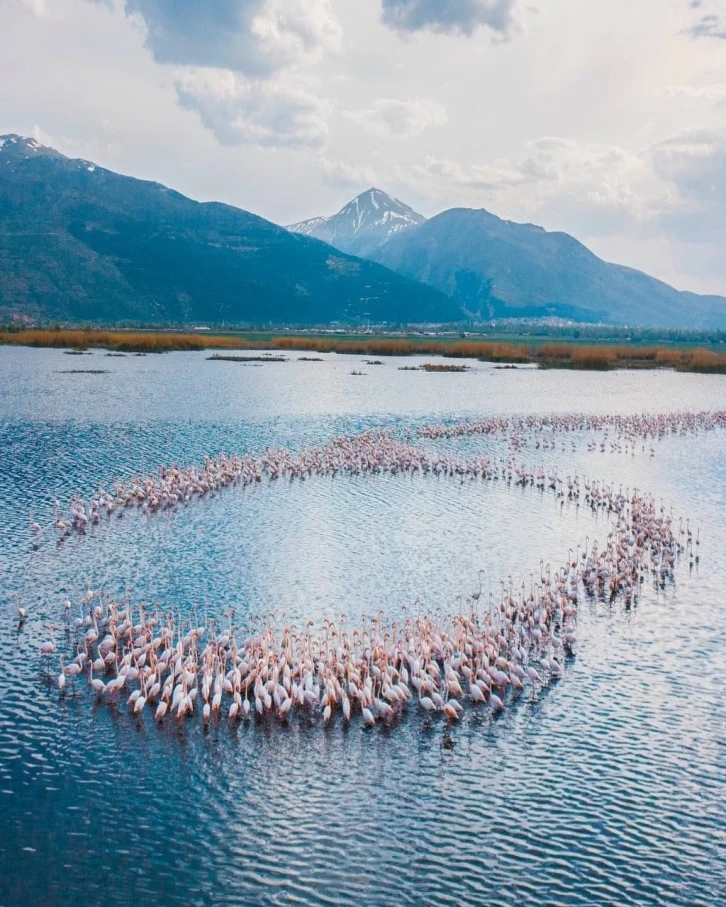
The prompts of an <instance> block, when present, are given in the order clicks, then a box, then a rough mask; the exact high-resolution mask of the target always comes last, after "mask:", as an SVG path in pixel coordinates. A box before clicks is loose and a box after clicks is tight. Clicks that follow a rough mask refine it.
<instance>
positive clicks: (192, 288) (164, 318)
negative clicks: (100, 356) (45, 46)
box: [0, 135, 461, 324]
mask: <svg viewBox="0 0 726 907" xmlns="http://www.w3.org/2000/svg"><path fill="white" fill-rule="evenodd" d="M18 315H22V316H30V317H32V318H36V319H39V320H45V321H47V320H69V321H74V322H89V323H90V322H96V323H99V322H100V323H114V322H119V321H136V322H147V323H172V322H173V323H185V322H186V323H189V322H210V323H220V322H222V321H226V322H231V323H236V324H240V323H252V324H263V323H266V322H270V321H272V322H275V323H278V324H279V323H289V324H323V323H330V322H331V321H340V322H343V323H349V324H350V323H352V324H356V323H362V322H365V321H368V320H370V321H374V322H382V321H386V322H397V323H411V322H440V321H450V320H453V319H457V318H460V317H461V311H460V307H459V305H458V303H457V302H456V301H455V300H452V299H450V298H448V297H447V296H446V295H444V294H443V293H441V292H439V291H438V290H434V289H431V288H430V287H427V286H424V285H422V284H420V283H415V282H413V281H410V280H409V279H407V278H405V277H402V276H400V275H399V274H396V273H394V272H392V271H390V270H388V269H386V268H385V267H382V266H381V265H379V264H376V263H374V262H372V261H366V260H361V259H359V258H354V257H353V256H351V255H348V254H346V253H343V252H340V251H338V250H336V249H334V248H332V247H331V246H330V245H326V244H324V243H322V242H320V241H318V240H317V239H314V238H312V237H308V236H303V235H294V234H292V233H290V232H289V231H288V230H285V229H284V228H283V227H280V226H277V225H275V224H272V223H270V222H269V221H266V220H264V219H263V218H261V217H257V216H255V215H254V214H250V213H248V212H247V211H242V210H240V209H239V208H233V207H231V206H230V205H223V204H218V203H204V204H202V203H199V202H196V201H193V200H192V199H189V198H186V197H185V196H183V195H181V194H179V193H178V192H174V191H173V190H171V189H168V188H166V187H165V186H162V185H160V184H158V183H151V182H145V181H142V180H138V179H133V178H131V177H126V176H120V175H119V174H117V173H114V172H112V171H110V170H106V169H104V168H102V167H98V166H97V165H95V164H93V163H92V162H90V161H86V160H74V159H70V158H67V157H65V156H64V155H62V154H60V153H59V152H57V151H55V150H54V149H52V148H48V147H45V146H43V145H41V144H39V143H38V142H37V141H35V140H34V139H29V138H23V137H21V136H17V135H5V136H0V318H7V317H13V316H18Z"/></svg>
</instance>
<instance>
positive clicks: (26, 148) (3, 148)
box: [0, 133, 62, 161]
mask: <svg viewBox="0 0 726 907" xmlns="http://www.w3.org/2000/svg"><path fill="white" fill-rule="evenodd" d="M41 156H44V157H48V156H52V157H62V155H61V154H60V152H59V151H56V150H55V149H54V148H49V147H48V146H47V145H41V144H40V142H39V141H38V140H37V139H34V138H30V137H28V136H25V135H15V133H9V134H8V135H0V157H2V158H4V159H5V160H6V161H7V160H10V159H12V160H21V159H23V158H30V157H41Z"/></svg>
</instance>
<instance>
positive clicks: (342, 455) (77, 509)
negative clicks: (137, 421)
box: [30, 410, 726, 546]
mask: <svg viewBox="0 0 726 907" xmlns="http://www.w3.org/2000/svg"><path fill="white" fill-rule="evenodd" d="M724 427H726V410H718V411H703V412H675V413H661V414H657V415H633V416H622V415H592V414H570V415H539V416H512V417H507V416H504V417H492V418H486V419H479V420H472V421H466V422H456V423H440V424H434V425H427V426H422V427H421V428H419V429H418V431H417V432H416V434H418V436H419V437H421V438H424V439H429V440H435V439H440V438H460V437H466V436H471V435H489V436H492V435H498V436H504V435H506V436H507V437H508V438H509V442H510V447H512V449H513V451H512V452H516V451H518V450H520V449H522V448H524V447H527V446H528V445H529V444H532V445H533V446H534V447H536V448H537V449H540V448H546V447H548V446H552V445H553V444H554V437H555V436H556V434H557V433H561V432H569V433H574V432H578V431H580V432H582V431H600V432H607V431H609V430H612V431H613V432H615V433H616V434H615V435H614V437H613V438H612V439H611V440H610V444H611V449H615V450H620V449H622V446H623V445H625V449H626V450H628V449H630V450H634V448H635V443H636V440H637V439H642V441H643V442H645V441H648V440H650V441H651V442H652V441H654V440H660V439H662V438H664V437H666V436H667V435H669V434H685V433H695V432H698V431H713V430H715V429H718V428H724ZM607 438H608V436H607V434H606V435H605V436H604V438H603V440H602V441H601V442H600V445H601V447H602V449H604V445H605V443H606V440H607ZM594 443H595V442H590V443H589V448H590V449H592V447H593V444H594ZM628 445H630V447H628ZM651 450H652V448H651ZM382 472H388V473H391V474H396V473H409V474H414V473H419V474H433V475H443V476H457V477H459V478H460V479H462V480H463V479H465V478H472V479H483V480H493V479H500V478H501V479H505V480H509V481H516V482H518V483H520V484H522V485H527V484H533V485H537V486H538V487H544V485H545V481H546V483H547V484H548V485H549V486H550V487H552V488H555V489H557V490H560V491H561V490H562V488H563V486H564V483H565V479H563V478H562V477H560V476H559V475H558V474H557V473H556V472H550V473H549V474H547V475H545V473H544V470H543V468H542V467H540V468H539V469H536V470H535V469H527V468H525V467H524V466H523V465H518V464H516V463H515V461H514V460H513V458H512V456H511V455H510V456H508V457H505V458H498V459H494V458H491V457H488V456H480V457H471V458H461V457H456V456H452V455H450V454H437V453H435V452H428V451H426V450H424V449H423V448H421V447H419V446H417V445H415V444H413V443H411V442H410V440H401V439H399V438H396V437H394V436H393V435H392V434H391V433H389V432H386V431H383V430H378V431H369V432H364V433H362V434H359V435H355V436H352V437H340V438H335V439H334V440H333V441H331V442H330V443H328V444H325V445H322V446H317V447H312V448H309V449H307V450H303V451H302V452H300V453H299V454H294V453H293V452H291V451H290V450H287V449H284V448H283V449H279V450H268V451H266V452H265V453H263V454H261V455H260V456H253V455H245V456H236V455H226V454H221V455H219V456H217V457H209V458H207V459H206V460H205V461H204V463H203V464H202V466H201V467H197V466H189V467H179V466H176V465H172V466H164V467H162V468H161V469H160V470H159V471H158V473H156V474H154V475H148V476H143V477H134V478H132V479H131V480H130V481H128V482H116V483H114V485H113V490H112V491H108V490H106V489H104V488H101V489H99V491H97V492H96V493H94V494H93V495H91V496H90V497H89V499H88V500H85V499H84V498H83V497H81V496H80V495H77V496H75V497H73V498H72V499H71V501H70V503H69V506H68V508H67V511H65V512H64V511H62V510H61V505H60V502H59V501H56V504H55V511H54V527H55V529H56V531H57V532H58V533H59V536H60V538H64V537H65V536H66V535H67V534H69V533H71V532H77V533H85V532H86V531H87V529H88V528H89V527H91V526H95V525H98V524H99V523H101V521H102V518H103V517H104V516H106V517H110V516H111V515H112V514H116V515H117V516H119V517H120V516H122V515H123V513H124V512H125V511H126V509H127V508H129V507H134V506H135V507H138V508H140V509H141V510H142V511H143V512H144V513H147V514H153V513H157V512H159V511H164V510H170V509H175V508H176V507H178V506H180V505H184V504H188V503H189V502H190V501H192V500H193V499H195V498H204V497H208V496H211V495H212V494H214V493H215V492H216V491H219V490H220V489H222V488H225V487H228V486H231V485H242V486H243V487H244V486H247V485H251V484H254V483H258V482H262V481H263V479H267V480H269V481H275V480H277V479H301V480H304V479H305V478H306V477H310V476H314V475H315V476H336V475H338V474H340V473H345V474H348V475H363V474H368V473H382ZM567 484H568V491H570V492H572V491H573V490H574V488H573V486H574V485H575V484H579V479H578V478H577V477H574V478H572V477H570V478H568V479H567ZM30 528H31V531H32V533H33V538H34V544H35V545H36V546H37V545H38V544H39V540H40V535H41V532H42V527H41V525H40V524H39V523H37V522H35V521H31V527H30Z"/></svg>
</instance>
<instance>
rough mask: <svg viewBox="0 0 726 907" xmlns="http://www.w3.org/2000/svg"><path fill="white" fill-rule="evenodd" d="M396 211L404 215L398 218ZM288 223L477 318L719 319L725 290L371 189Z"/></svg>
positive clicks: (712, 324)
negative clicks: (327, 212)
mask: <svg viewBox="0 0 726 907" xmlns="http://www.w3.org/2000/svg"><path fill="white" fill-rule="evenodd" d="M401 210H403V211H405V212H408V217H405V218H403V219H402V220H400V222H399V221H398V219H397V212H399V211H401ZM359 212H360V215H359ZM374 212H375V214H374ZM389 212H390V213H389ZM387 224H390V225H391V229H388V230H386V229H385V227H386V225H387ZM289 229H291V230H297V231H305V232H306V233H308V234H309V235H315V236H318V237H319V238H321V239H325V240H326V241H327V242H330V243H331V244H332V245H334V246H338V247H339V248H341V249H347V250H349V251H350V250H351V245H352V244H355V248H356V249H357V250H358V254H361V255H366V256H367V257H369V258H371V259H373V260H374V261H377V262H379V263H380V264H383V265H385V266H386V267H388V268H391V269H392V270H394V271H397V272H398V273H400V274H402V275H404V276H406V277H410V278H411V279H412V280H417V281H420V282H422V283H425V284H427V285H429V286H431V287H434V288H436V289H437V290H441V291H442V292H443V293H446V294H447V295H448V296H449V297H450V298H451V299H452V300H455V301H456V302H457V303H458V304H459V305H460V306H461V307H462V310H463V311H464V313H465V314H466V316H467V317H468V318H472V319H475V320H481V319H484V320H488V319H492V318H545V317H555V318H563V319H572V320H573V321H581V322H609V323H614V324H630V325H652V326H659V327H699V328H704V327H706V328H724V327H726V298H724V297H722V296H699V295H698V294H696V293H686V292H681V291H678V290H675V289H674V288H673V287H671V286H669V285H668V284H666V283H663V282H662V281H660V280H656V279H655V278H653V277H649V276H648V275H647V274H643V273H642V272H640V271H636V270H634V269H632V268H626V267H623V266H621V265H614V264H608V263H607V262H605V261H603V260H602V259H600V258H598V257H597V256H596V255H594V254H593V253H592V252H590V251H589V249H587V248H586V247H585V246H584V245H582V243H580V242H578V241H577V240H576V239H574V238H573V237H572V236H569V235H568V234H567V233H550V232H548V231H547V230H544V229H543V228H542V227H537V226H535V225H533V224H518V223H513V222H512V221H506V220H502V219H501V218H499V217H496V215H494V214H491V213H490V212H488V211H485V210H484V209H479V210H474V209H471V208H453V209H451V210H449V211H444V212H443V213H442V214H439V215H437V216H436V217H432V218H431V219H430V220H426V219H425V218H424V217H423V216H422V215H420V214H416V212H415V211H413V210H412V209H411V208H409V207H408V206H406V205H403V203H402V202H399V201H398V200H397V199H393V198H391V196H388V195H386V194H385V193H383V192H380V191H379V190H377V189H370V190H368V192H364V193H363V194H362V195H359V196H358V197H357V198H355V199H353V201H352V202H350V203H349V204H347V205H346V206H345V207H344V208H343V209H342V210H341V211H340V212H339V213H338V214H336V215H333V217H330V218H315V219H314V220H311V221H303V222H302V224H295V225H294V226H293V227H290V228H289Z"/></svg>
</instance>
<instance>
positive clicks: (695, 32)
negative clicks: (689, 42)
mask: <svg viewBox="0 0 726 907" xmlns="http://www.w3.org/2000/svg"><path fill="white" fill-rule="evenodd" d="M691 7H692V8H693V9H697V10H702V11H703V12H701V13H700V14H699V16H698V18H697V20H696V21H695V22H694V24H693V25H692V26H691V28H690V33H691V35H692V36H693V37H694V38H721V39H722V40H723V39H726V16H724V9H723V3H722V0H715V2H714V0H691Z"/></svg>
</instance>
